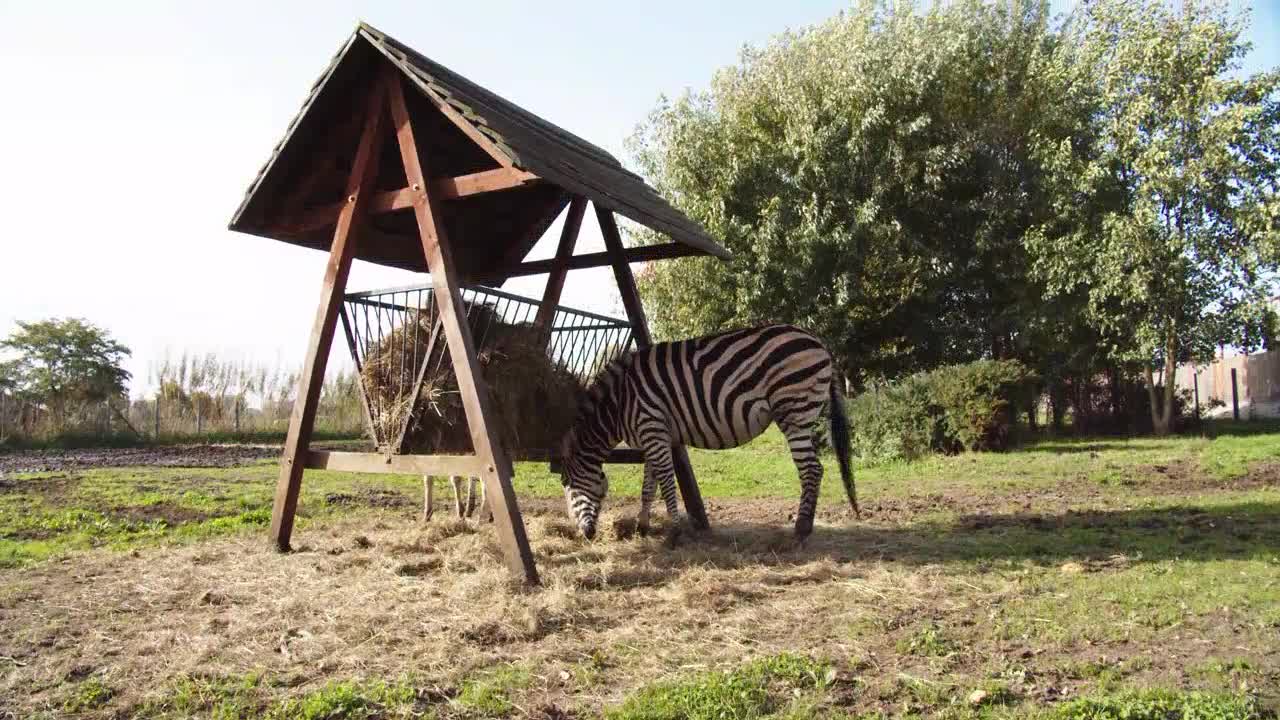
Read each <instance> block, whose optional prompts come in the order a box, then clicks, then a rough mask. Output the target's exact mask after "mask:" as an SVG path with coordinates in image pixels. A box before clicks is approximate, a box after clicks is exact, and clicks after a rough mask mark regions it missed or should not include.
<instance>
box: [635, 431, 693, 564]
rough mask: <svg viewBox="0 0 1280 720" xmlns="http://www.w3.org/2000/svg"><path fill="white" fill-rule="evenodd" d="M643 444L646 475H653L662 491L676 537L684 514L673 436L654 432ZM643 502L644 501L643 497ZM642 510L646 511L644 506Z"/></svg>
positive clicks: (682, 522)
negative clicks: (677, 491) (681, 509)
mask: <svg viewBox="0 0 1280 720" xmlns="http://www.w3.org/2000/svg"><path fill="white" fill-rule="evenodd" d="M641 445H642V446H643V448H644V469H645V475H646V476H652V478H653V481H654V482H655V483H656V484H657V486H658V490H659V491H661V492H662V502H663V504H664V505H666V506H667V517H668V518H670V519H671V534H672V538H673V539H674V538H675V537H676V536H678V535H679V534H680V533H681V532H682V530H683V527H684V515H683V514H682V513H681V512H680V497H679V495H677V494H676V466H675V460H674V459H673V458H672V455H671V438H670V436H669V435H667V434H666V433H659V432H653V433H651V434H649V435H647V436H646V437H645V439H644V440H643V441H641ZM642 492H643V490H642ZM651 497H652V496H651ZM641 502H642V503H643V502H644V499H643V497H642V498H641ZM641 511H642V512H643V511H644V508H643V507H642V509H641Z"/></svg>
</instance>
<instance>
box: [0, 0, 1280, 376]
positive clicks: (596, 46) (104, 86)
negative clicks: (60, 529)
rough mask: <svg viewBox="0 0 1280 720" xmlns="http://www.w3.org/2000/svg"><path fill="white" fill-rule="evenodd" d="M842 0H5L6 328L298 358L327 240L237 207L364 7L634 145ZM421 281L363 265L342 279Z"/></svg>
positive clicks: (141, 346) (601, 274)
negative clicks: (718, 78) (73, 323)
mask: <svg viewBox="0 0 1280 720" xmlns="http://www.w3.org/2000/svg"><path fill="white" fill-rule="evenodd" d="M847 5H848V3H847V2H839V1H836V0H803V1H799V0H796V1H792V2H785V3H783V2H770V1H767V0H750V1H736V2H674V1H671V0H655V1H651V2H647V3H643V4H640V5H636V4H630V3H629V4H623V3H599V2H547V1H544V2H539V3H528V2H516V1H514V0H488V1H486V2H471V3H458V2H435V1H432V2H412V3H409V2H370V3H357V2H336V1H332V0H326V1H315V2H252V1H242V0H236V1H232V2H217V3H203V4H196V3H175V2H140V1H125V2H118V3H100V2H83V3H74V2H41V3H36V2H29V3H18V2H14V1H13V0H8V1H6V2H0V87H3V88H4V92H5V97H6V102H5V110H4V112H3V113H0V158H3V163H4V166H5V171H4V172H3V173H0V208H3V210H4V211H5V212H4V216H5V220H6V222H5V223H4V226H3V230H0V334H7V333H8V331H9V330H10V329H11V327H12V323H13V321H15V320H19V319H21V320H34V319H40V318H44V317H48V316H68V315H75V316H82V317H86V318H88V319H89V320H91V321H93V322H95V323H98V324H100V325H102V326H105V327H107V328H108V329H110V330H111V331H112V332H113V333H114V334H115V335H116V337H117V338H118V339H120V340H121V341H123V342H124V343H125V344H127V345H129V346H130V347H131V348H133V350H134V358H133V360H132V361H131V362H130V363H129V366H128V367H129V369H130V370H131V371H132V372H133V373H134V375H135V384H134V388H135V392H136V391H139V390H141V389H142V388H143V387H144V386H145V384H146V380H147V374H148V366H149V363H150V362H151V361H153V360H154V359H155V358H156V357H157V356H159V355H161V354H163V353H164V352H166V350H168V351H172V352H175V353H176V352H178V351H180V350H182V349H188V350H193V351H209V350H215V351H219V352H221V353H224V354H225V355H227V356H228V357H233V358H246V359H255V360H259V361H265V362H280V363H284V364H289V365H292V364H297V363H299V362H300V361H301V358H302V352H303V349H304V346H305V342H306V338H307V335H308V332H309V328H310V324H311V318H312V316H313V313H314V308H315V304H316V300H317V298H318V291H319V280H320V276H321V272H322V268H323V263H324V256H323V255H322V254H321V253H317V252H314V251H309V250H303V249H300V248H295V247H292V246H289V245H285V244H282V243H276V242H271V241H268V240H264V239H261V238H256V237H250V236H245V235H239V234H236V233H231V232H229V231H227V230H226V229H225V228H226V224H227V221H228V220H229V218H230V216H231V213H232V212H233V211H234V209H235V208H236V206H237V204H238V203H239V201H240V198H241V196H242V193H243V192H244V189H245V187H246V186H247V184H248V183H249V181H250V180H251V179H252V178H253V176H254V173H255V172H256V171H257V169H258V167H259V166H260V165H261V163H262V162H263V160H265V159H266V157H267V155H268V154H269V152H270V150H271V148H272V147H273V145H274V144H275V142H276V141H277V140H278V138H279V137H280V136H281V134H282V133H283V131H284V128H285V127H286V125H287V124H288V122H289V120H290V119H291V118H292V117H293V115H294V114H295V113H296V111H297V109H298V106H299V104H300V103H301V101H302V99H303V98H304V96H305V95H306V92H307V90H308V89H309V88H310V86H311V83H312V82H313V81H314V79H315V78H316V76H317V75H318V74H319V73H320V71H321V70H322V69H323V68H324V67H325V65H326V63H327V62H328V60H329V58H330V57H331V56H332V54H333V52H334V51H335V50H336V49H337V48H338V46H339V45H340V44H341V43H342V42H343V41H344V40H345V38H346V37H347V35H349V34H350V32H351V30H352V27H353V26H354V24H355V22H356V21H357V20H360V19H363V20H366V21H368V22H371V23H373V24H374V25H376V26H378V27H379V28H381V29H382V30H384V31H386V32H388V33H391V34H392V35H395V36H396V37H398V38H399V39H401V40H403V41H404V42H406V43H408V44H410V45H412V46H414V47H415V48H417V49H418V50H420V51H421V52H423V53H424V54H426V55H428V56H429V57H431V58H433V59H435V60H437V61H439V62H441V63H443V64H445V65H447V66H449V67H450V68H452V69H454V70H456V71H458V72H460V73H462V74H464V75H466V76H468V77H469V78H471V79H472V80H475V81H477V82H479V83H480V84H482V85H485V86H486V87H488V88H490V89H491V90H494V91H496V92H498V93H499V94H502V95H504V96H505V97H507V98H509V99H511V100H514V101H515V102H517V103H520V104H521V105H523V106H525V107H526V108H528V109H530V110H532V111H534V112H536V113H539V114H542V115H544V116H545V117H547V118H548V119H550V120H552V121H553V122H556V123H558V124H560V125H562V126H564V127H567V128H569V129H571V130H572V131H574V132H575V133H577V134H579V135H581V136H583V137H585V138H587V139H589V140H591V141H593V142H595V143H597V144H599V145H601V146H602V147H604V148H606V149H608V150H610V151H611V152H613V153H614V154H616V155H618V156H619V157H621V158H623V159H624V162H626V161H627V158H626V156H625V152H624V149H623V141H624V140H625V138H626V137H627V136H628V135H630V134H631V132H632V131H633V129H634V128H635V126H636V124H637V123H638V122H640V121H641V120H643V119H644V117H645V116H646V114H647V113H648V112H649V110H650V109H651V108H652V107H653V106H654V103H655V101H656V99H657V98H658V96H659V95H660V94H662V93H666V94H669V95H674V94H677V93H680V92H681V91H683V90H684V89H685V88H686V87H693V88H700V87H704V86H705V85H706V83H707V82H708V80H709V79H710V77H711V75H712V73H713V72H714V70H715V69H716V68H718V67H721V66H723V65H726V64H729V63H732V62H733V61H734V60H735V58H736V56H737V52H738V50H739V49H740V48H741V46H742V45H743V44H746V43H750V44H758V43H762V42H764V41H766V40H767V39H768V38H769V37H770V36H771V35H773V34H775V33H777V32H780V31H782V30H784V29H786V28H788V27H792V28H794V27H798V26H802V25H807V24H811V23H813V22H816V21H819V20H821V19H823V18H825V17H828V16H829V15H832V14H834V13H835V12H837V11H839V10H840V9H842V8H844V7H846V6H847ZM1066 5H1067V3H1066V2H1063V1H1062V0H1060V2H1058V3H1056V6H1058V7H1066ZM1277 30H1280V0H1260V2H1258V3H1255V4H1254V24H1253V32H1252V39H1253V41H1254V43H1255V46H1256V48H1255V53H1254V56H1253V57H1252V58H1251V59H1250V63H1249V65H1250V68H1251V69H1260V68H1263V67H1274V66H1277V65H1280V47H1277V45H1278V44H1280V43H1277V39H1278V36H1280V33H1278V32H1277ZM555 231H556V228H553V229H552V232H550V233H548V236H549V237H554V233H555ZM598 246H599V236H598V233H597V231H596V230H595V227H594V225H593V224H590V223H589V227H587V228H584V236H583V242H582V243H581V244H580V251H582V250H590V249H592V248H593V247H598ZM540 251H541V252H548V251H547V250H546V248H545V247H544V248H542V249H541V250H540ZM414 280H415V278H414V277H413V276H408V275H406V274H404V273H399V272H395V271H389V270H385V269H381V268H375V267H370V266H364V265H361V264H357V266H356V268H355V269H354V270H353V274H352V279H351V283H350V287H351V288H352V289H366V288H371V287H377V286H381V285H386V284H403V283H405V282H413V281H414ZM541 283H542V279H541V278H535V279H530V280H528V281H525V282H523V283H522V284H520V285H517V286H515V287H514V289H515V290H516V291H526V292H529V291H532V292H535V293H536V292H537V291H538V290H540V287H541ZM565 302H566V303H567V304H572V305H576V306H579V307H584V308H590V309H596V310H604V311H610V310H612V309H613V308H614V305H615V303H616V292H615V291H614V289H613V286H612V278H611V275H610V273H609V272H608V271H607V270H603V271H602V270H594V271H581V272H577V273H574V274H572V275H571V276H570V279H569V283H568V285H567V287H566V289H565ZM338 349H339V350H340V351H341V353H338V354H335V355H334V357H335V359H336V358H340V357H344V356H345V349H343V348H338Z"/></svg>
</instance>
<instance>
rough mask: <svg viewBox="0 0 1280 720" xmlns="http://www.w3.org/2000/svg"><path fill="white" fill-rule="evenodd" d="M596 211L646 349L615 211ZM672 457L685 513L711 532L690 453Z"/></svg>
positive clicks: (676, 450) (645, 328)
mask: <svg viewBox="0 0 1280 720" xmlns="http://www.w3.org/2000/svg"><path fill="white" fill-rule="evenodd" d="M593 204H594V203H593ZM595 208H596V219H597V220H599V221H600V234H601V235H603V236H604V246H605V251H606V252H608V253H609V254H610V255H612V256H613V276H614V279H616V280H617V281H618V292H619V293H621V294H622V306H623V307H624V308H626V310H627V318H628V319H629V320H631V333H632V335H633V336H634V337H635V339H636V346H637V347H641V348H643V347H647V346H649V345H652V344H653V335H652V334H650V332H649V321H648V319H647V318H645V314H644V305H643V304H642V303H641V302H640V291H639V290H637V289H636V279H635V277H634V276H633V275H632V274H631V265H629V264H628V261H627V256H626V253H625V252H624V251H623V247H622V235H621V233H619V232H618V222H617V221H616V220H615V219H614V217H613V211H611V210H609V209H608V208H604V207H601V206H600V205H598V204H595ZM671 456H672V459H673V460H674V461H675V466H676V483H677V484H678V485H679V486H680V496H681V497H683V498H684V509H685V510H686V511H687V512H688V513H689V519H690V521H692V522H693V526H694V527H695V528H697V529H699V530H706V529H708V528H710V527H711V523H710V522H708V521H707V510H706V508H705V507H704V506H703V504H702V493H701V492H700V491H699V490H698V481H697V479H696V478H694V476H693V465H691V464H690V463H689V451H688V450H686V449H685V447H684V445H679V444H677V445H673V446H672V447H671Z"/></svg>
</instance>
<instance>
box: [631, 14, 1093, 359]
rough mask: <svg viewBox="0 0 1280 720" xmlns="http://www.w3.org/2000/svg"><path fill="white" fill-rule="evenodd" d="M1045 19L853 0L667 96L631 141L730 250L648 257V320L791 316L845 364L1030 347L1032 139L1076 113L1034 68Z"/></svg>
mask: <svg viewBox="0 0 1280 720" xmlns="http://www.w3.org/2000/svg"><path fill="white" fill-rule="evenodd" d="M1055 37H1056V36H1055V34H1054V33H1053V32H1052V28H1051V22H1050V16H1049V11H1048V4H1047V3H1046V2H1042V1H1039V0H1007V1H1006V2H1001V3H995V4H992V3H986V2H979V1H977V0H973V1H970V2H961V3H956V4H953V5H948V6H945V7H944V6H941V5H938V6H935V7H934V8H933V9H932V10H929V11H928V12H925V13H920V12H918V11H917V8H916V6H915V4H914V3H912V2H909V1H906V0H903V1H899V2H872V1H870V0H866V1H864V2H862V3H861V4H859V5H858V6H857V7H856V8H855V9H854V10H853V11H851V12H850V13H848V14H842V15H840V16H838V17H835V18H833V19H831V20H829V21H827V22H825V23H822V24H820V25H818V26H815V27H813V28H809V29H806V30H803V31H800V32H794V33H788V34H784V35H782V36H779V37H778V38H777V39H775V40H774V41H773V42H772V43H770V44H769V45H768V46H767V47H764V48H761V49H749V50H747V51H745V52H744V53H743V56H742V59H741V62H740V63H739V64H738V65H737V66H735V67H730V68H727V69H725V70H722V71H721V72H719V73H718V74H717V75H716V76H715V78H714V80H713V81H712V84H711V87H710V88H709V89H708V90H707V91H705V92H700V93H690V94H686V95H685V96H683V97H681V98H679V99H677V100H675V101H663V102H662V103H661V104H660V105H659V107H658V108H657V109H656V110H655V112H654V113H653V114H652V116H651V117H650V119H649V121H648V123H647V124H646V125H645V126H644V127H642V128H641V129H640V131H638V133H637V134H636V136H635V137H634V138H633V145H632V147H633V150H634V151H635V154H636V155H637V157H638V159H639V161H640V164H641V166H642V168H643V170H644V171H645V172H646V173H647V174H648V176H649V177H650V179H651V180H653V182H654V183H655V184H656V186H657V187H658V189H659V190H660V191H661V192H663V193H664V194H666V195H667V196H668V197H670V198H671V199H672V200H673V201H674V202H675V203H676V204H677V205H679V206H680V207H681V208H682V209H684V210H685V211H686V212H688V213H689V214H690V215H692V216H693V217H695V218H696V219H698V220H699V221H701V222H702V223H704V224H705V225H706V226H707V227H708V229H709V230H710V231H711V232H712V234H713V235H715V236H717V237H719V238H721V239H723V241H724V243H725V244H726V245H727V246H728V247H729V249H730V250H732V251H733V252H734V255H735V259H734V260H733V261H731V262H730V263H728V264H725V263H720V262H718V261H711V260H705V259H685V260H680V261H674V262H666V263H661V264H655V265H654V266H652V267H650V268H647V269H646V272H645V273H643V274H642V276H641V291H642V293H643V294H644V296H645V299H646V300H647V301H648V302H649V303H650V304H651V305H653V306H654V309H655V312H654V317H655V329H656V330H657V332H658V333H659V334H662V335H666V336H679V335H692V334H697V333H701V332H708V331H710V330H713V329H720V328H724V327H726V326H732V325H742V324H750V323H758V322H764V321H787V322H794V323H798V324H801V325H804V326H807V327H809V328H811V329H813V330H814V331H816V332H818V333H819V334H821V335H822V336H823V337H824V338H825V339H826V340H827V342H828V344H829V345H830V346H831V349H832V350H833V352H835V353H836V354H837V355H838V357H839V358H840V359H841V361H842V363H843V365H844V366H845V368H846V369H847V371H848V372H849V373H850V374H851V375H852V376H853V377H854V378H855V380H856V379H858V376H859V375H862V376H863V377H867V376H889V377H893V376H897V375H901V374H903V373H907V372H911V371H913V370H916V369H920V368H927V367H932V366H935V365H937V364H940V363H944V362H956V361H962V360H970V359H973V358H976V357H983V356H999V357H1010V356H1019V355H1025V354H1026V353H1030V352H1038V351H1039V349H1040V348H1041V344H1040V343H1038V342H1031V341H1030V338H1032V337H1033V336H1034V332H1035V331H1034V328H1033V327H1032V325H1033V323H1031V322H1030V321H1029V320H1028V318H1031V317H1033V316H1034V315H1035V313H1036V312H1037V311H1039V309H1040V308H1042V303H1041V299H1040V295H1041V289H1040V288H1038V287H1036V286H1035V285H1034V284H1033V283H1032V282H1031V281H1030V279H1029V276H1028V262H1029V259H1028V256H1027V254H1026V252H1025V250H1024V247H1023V244H1022V236H1023V234H1024V233H1025V232H1026V230H1027V229H1028V228H1029V227H1032V226H1034V225H1036V224H1039V223H1040V222H1042V221H1043V220H1044V217H1045V215H1046V214H1047V212H1048V209H1049V208H1050V207H1051V202H1050V200H1051V199H1050V198H1048V197H1046V195H1045V188H1044V184H1043V183H1042V179H1041V171H1040V168H1039V166H1038V165H1037V164H1036V158H1035V156H1034V154H1033V149H1034V146H1035V143H1036V142H1038V141H1040V140H1039V139H1041V138H1045V139H1048V140H1050V141H1054V142H1056V141H1057V140H1059V139H1066V138H1070V137H1073V136H1075V135H1077V134H1079V132H1080V131H1081V129H1082V127H1084V123H1085V120H1086V119H1087V115H1085V114H1082V113H1079V112H1075V113H1074V114H1073V111H1075V110H1078V108H1076V107H1075V106H1071V105H1066V104H1062V103H1059V102H1057V98H1058V97H1059V96H1060V93H1059V92H1058V90H1057V88H1056V87H1055V86H1054V84H1053V83H1054V82H1056V81H1057V80H1059V79H1060V78H1059V76H1056V75H1052V74H1048V73H1045V72H1042V68H1043V67H1044V66H1045V65H1046V64H1047V63H1048V60H1049V59H1050V58H1051V56H1052V49H1053V43H1054V42H1055ZM642 241H643V237H642ZM1064 315H1066V313H1065V311H1064V310H1063V309H1062V308H1059V309H1058V310H1057V311H1056V315H1055V317H1056V318H1061V317H1063V316H1064ZM1041 336H1047V338H1048V341H1053V340H1054V339H1056V338H1057V337H1058V335H1056V334H1048V333H1042V334H1041ZM1024 359H1027V358H1026V357H1024ZM1033 363H1034V360H1033Z"/></svg>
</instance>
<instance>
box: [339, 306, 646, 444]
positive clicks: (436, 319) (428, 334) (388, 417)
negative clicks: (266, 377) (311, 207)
mask: <svg viewBox="0 0 1280 720" xmlns="http://www.w3.org/2000/svg"><path fill="white" fill-rule="evenodd" d="M460 289H461V294H462V299H463V306H464V311H465V313H466V317H467V325H468V326H469V329H470V330H471V335H472V341H473V344H474V347H475V348H476V350H477V352H478V353H479V354H480V355H484V353H485V351H486V349H487V348H489V347H490V345H491V342H493V341H494V340H495V339H496V337H497V335H496V334H497V333H508V334H512V333H519V334H520V335H521V339H520V341H521V342H522V343H526V344H534V343H536V344H538V345H541V346H542V347H544V348H545V352H546V355H547V357H548V359H549V360H550V362H551V363H553V364H554V365H555V366H557V368H559V369H562V370H563V371H565V372H568V373H570V374H572V375H573V376H575V377H576V378H578V380H579V381H580V382H581V383H582V384H583V385H585V384H587V383H589V382H590V381H591V379H593V378H594V377H595V376H596V375H597V374H598V373H599V372H600V370H601V369H602V368H604V366H605V365H606V364H608V363H609V362H611V361H612V360H614V359H616V358H618V357H619V356H621V355H622V354H624V353H626V352H628V351H630V350H631V349H632V348H633V346H634V342H635V341H634V337H633V332H632V326H631V323H629V322H627V321H626V320H620V319H617V318H612V317H608V316H606V315H599V314H596V313H591V312H587V311H585V310H578V309H574V308H569V307H564V306H562V305H556V306H554V307H553V308H548V309H546V310H544V308H543V306H542V302H541V301H539V300H535V299H532V298H527V297H522V296H520V295H515V294H513V293H509V292H505V291H502V290H497V289H494V288H490V287H485V286H481V285H467V286H462V287H461V288H460ZM340 318H341V321H342V328H343V332H344V334H345V336H346V339H347V344H348V347H349V348H350V350H351V357H352V360H353V361H354V362H355V365H356V372H357V375H358V376H359V379H360V381H359V386H360V391H361V397H362V400H363V403H364V410H365V420H366V425H367V426H368V429H369V433H370V435H371V436H372V439H373V441H374V443H375V444H376V445H377V447H378V450H379V451H380V452H382V453H384V454H399V453H401V452H404V451H405V450H406V446H405V445H406V438H407V436H408V434H409V431H410V427H411V426H412V424H413V422H414V420H415V417H416V413H420V412H421V405H422V404H421V403H420V402H419V400H420V397H421V394H422V393H423V391H424V378H428V377H439V376H441V375H442V374H443V375H445V376H447V377H449V378H452V377H453V369H452V368H453V366H452V363H451V360H450V357H449V349H448V343H447V342H446V341H445V337H444V331H443V324H442V322H441V318H440V313H439V309H438V306H437V302H436V295H435V291H434V288H433V287H432V285H430V284H425V285H414V286H409V287H399V288H389V289H382V290H370V291H365V292H357V293H349V294H347V295H345V296H344V298H343V304H342V309H341V312H340ZM415 325H417V327H416V328H415V327H414V326H415ZM371 363H372V364H375V365H378V367H376V370H373V371H369V370H370V364H371ZM374 377H376V378H377V379H378V380H377V382H378V384H379V386H378V387H373V386H372V385H371V384H372V383H373V382H374V380H373V379H372V378H374ZM496 400H497V402H499V403H501V402H502V398H500V397H499V398H496ZM508 450H509V451H510V452H511V453H512V454H513V455H514V457H515V458H519V459H528V460H535V459H536V460H542V459H549V458H551V457H553V456H554V452H553V450H552V449H551V448H523V447H522V448H508Z"/></svg>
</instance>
